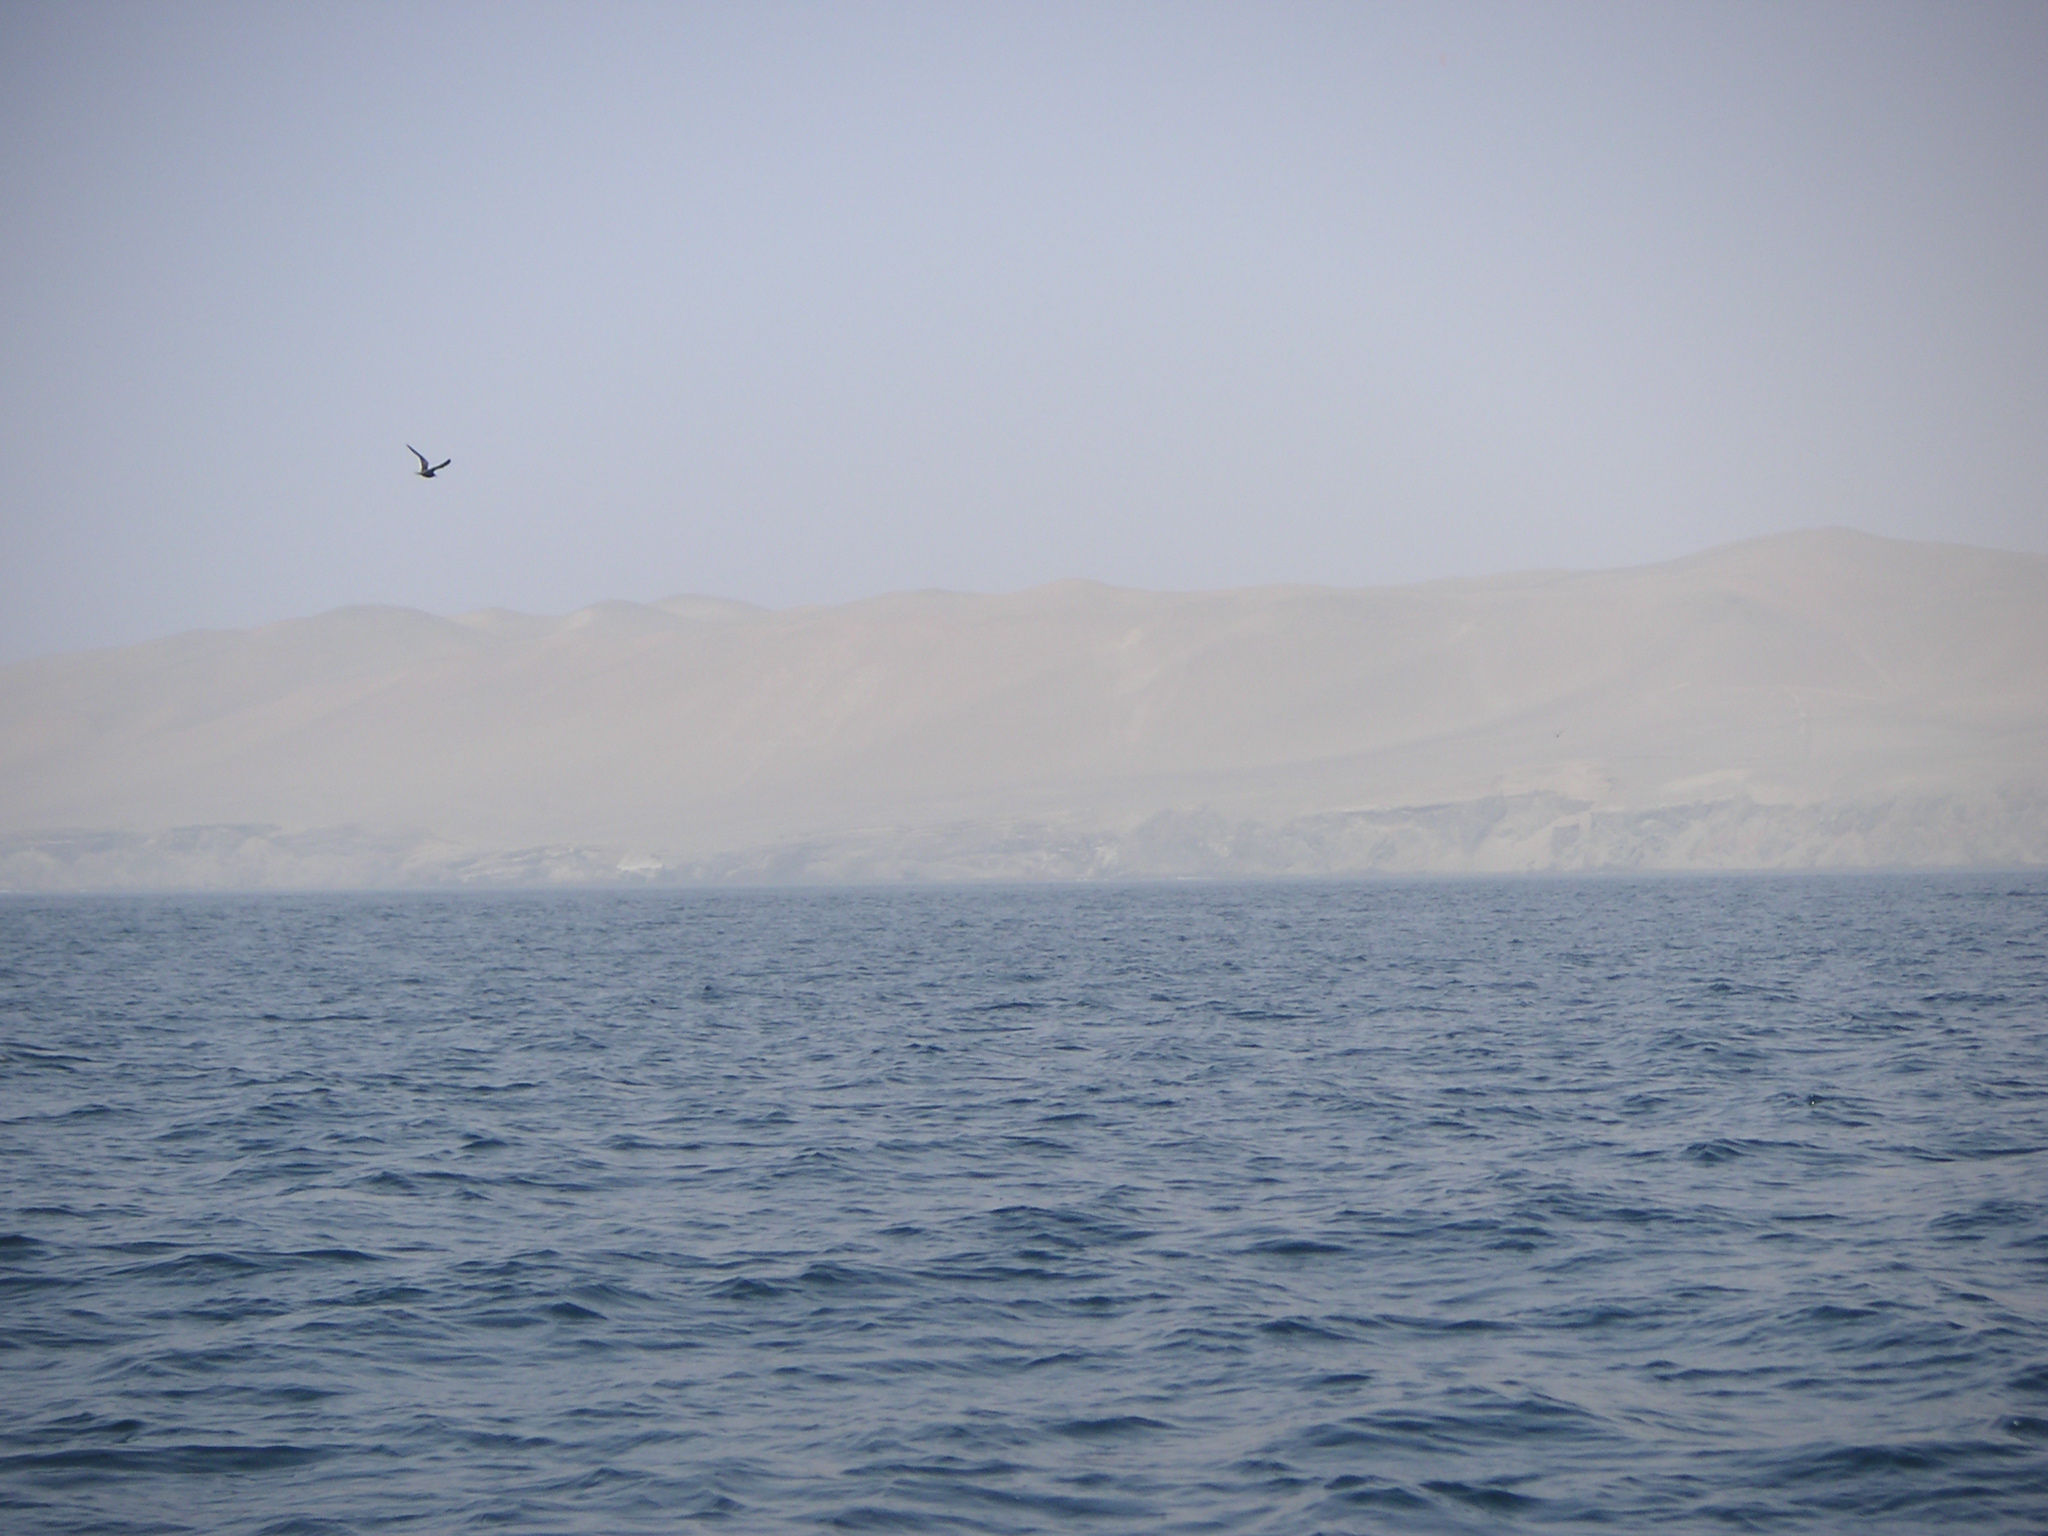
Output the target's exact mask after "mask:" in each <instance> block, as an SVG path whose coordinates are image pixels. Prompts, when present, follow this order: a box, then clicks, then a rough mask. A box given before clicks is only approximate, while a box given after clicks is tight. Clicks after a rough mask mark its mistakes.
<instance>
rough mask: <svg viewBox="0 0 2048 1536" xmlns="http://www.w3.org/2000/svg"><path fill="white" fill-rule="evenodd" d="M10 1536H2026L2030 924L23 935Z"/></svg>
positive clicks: (1408, 918)
mask: <svg viewBox="0 0 2048 1536" xmlns="http://www.w3.org/2000/svg"><path fill="white" fill-rule="evenodd" d="M0 1345H4V1348H0V1391H4V1407H0V1528H4V1529H5V1530H7V1531H9V1532H14V1533H41V1532H59V1531H63V1532H84V1531H90V1532H126V1533H142V1532H152V1533H169V1532H208V1533H220V1532H228V1533H252V1536H253V1533H262V1536H315V1533H342V1532H365V1533H367V1532H437V1533H438V1532H461V1531H479V1532H481V1531H491V1532H583V1531H589V1532H606V1533H625V1532H676V1531H692V1530H703V1531H713V1530H725V1531H732V1532H748V1533H752V1532H770V1533H775V1532H798V1531H801V1532H823V1531H835V1530H836V1531H933V1532H963V1533H966V1532H1001V1533H1010V1532H1041V1531H1043V1532H1146V1533H1152V1532H1205V1533H1237V1532H1244V1533H1254V1532H1256V1533H1313V1532H1323V1533H1344V1532H1359V1533H1366V1532H1404V1533H1405V1532H1498V1531H1509V1530H1520V1529H1535V1528H1569V1529H1577V1528H1581V1527H1586V1528H1596V1527H1597V1528H1604V1529H1609V1530H1614V1531H1618V1532H1619V1531H1626V1532H1643V1531H1670V1532H1716V1533H1723V1532H1731V1531H1733V1532H1740V1531H1845V1532H1846V1531H1852V1530H1853V1531H1858V1532H1869V1531H1902V1532H1903V1531H1914V1532H1918V1531H1928V1530H1938V1529H1944V1528H1946V1529H1954V1530H1967V1531H1971V1532H2041V1531H2048V877H2044V876H2042V875H2039V874H2029V875H2019V876H2013V875H2005V876H1999V875H1973V876H1935V875H1924V876H1876V875H1871V876H1842V877H1831V876H1775V877H1763V876H1759V877H1738V876H1727V877H1697V878H1694V877H1687V878H1643V879H1619V878H1617V879H1577V880H1569V879H1558V880H1539V879H1527V880H1520V879H1500V880H1466V881H1402V882H1379V883H1350V884H1334V883H1333V884H1263V885H1258V884H1247V885H1203V884H1186V885H1169V886H1122V887H1119V886H1094V885H1087V886H1058V887H1036V888H1019V887H1008V888H932V887H918V888H900V889H865V890H836V891H823V890H814V891H795V890H783V891H770V890H755V891H683V892H676V891H669V892H635V893H617V894H610V893H561V894H508V895H480V894H449V895H432V894H420V895H391V896H362V895H355V896H348V895H333V896H284V895H271V896H246V897H244V896H204V895H200V896H176V897H168V896H167V897H133V898H127V897H120V898H116V897H108V898H67V899H47V900H46V899H36V898H26V897H16V898H8V899H5V900H0Z"/></svg>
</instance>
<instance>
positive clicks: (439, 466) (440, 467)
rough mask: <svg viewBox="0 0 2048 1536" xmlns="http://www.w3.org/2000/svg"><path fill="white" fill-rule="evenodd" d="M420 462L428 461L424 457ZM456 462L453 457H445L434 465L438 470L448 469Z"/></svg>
mask: <svg viewBox="0 0 2048 1536" xmlns="http://www.w3.org/2000/svg"><path fill="white" fill-rule="evenodd" d="M420 462H421V463H425V462H426V461H425V460H424V459H422V460H421V461H420ZM454 462H455V461H454V460H453V459H443V460H442V461H441V462H440V463H438V464H436V465H435V466H434V469H435V470H436V472H439V471H440V470H444V469H446V468H447V467H448V466H449V465H450V464H453V463H454Z"/></svg>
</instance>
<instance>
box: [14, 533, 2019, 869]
mask: <svg viewBox="0 0 2048 1536" xmlns="http://www.w3.org/2000/svg"><path fill="white" fill-rule="evenodd" d="M2044 792H2048V559H2043V558H2041V557H2036V556H2024V555H2014V554H2004V553H1997V552H1992V551H1984V550H1975V549H1967V548H1960V547H1954V546H1943V545H1927V544H1908V543H1899V542H1894V541H1888V540H1881V539H1875V538H1871V537H1868V536H1865V535H1859V534H1854V533H1848V532H1842V531H1825V532H1814V533H1802V534H1793V535H1786V536H1782V537H1776V538H1769V539H1761V540H1755V541H1752V542H1749V543H1745V544H1739V545H1733V546H1730V547H1727V548H1723V549H1717V550H1713V551H1709V552H1707V553H1705V554H1701V555H1697V556H1694V557H1691V558H1689V559H1685V560H1680V561H1675V562H1672V563H1669V564H1665V565H1658V566H1651V567H1645V568H1641V569H1634V570H1623V571H1605V572H1596V573H1539V574H1533V575H1522V576H1512V577H1502V578H1497V579H1491V580H1483V581H1458V582H1442V583H1435V584H1431V585H1427V586H1420V587H1406V588H1381V589H1370V590H1363V591H1339V590H1333V589H1328V588H1318V587H1281V588H1259V589H1250V590H1243V591H1230V592H1210V593H1192V594H1162V593H1148V592H1135V591H1127V590H1120V589H1114V588H1109V587H1103V586H1099V585H1095V584H1092V583H1087V582H1062V583H1057V584H1054V585H1052V586H1048V587H1041V588H1037V589H1034V590H1032V591H1028V592H1022V593H1016V594H1011V595H1005V596H996V597H979V596H964V595H959V594H952V593H939V592H920V593H903V594H897V595H893V596H889V597H882V598H876V599H873V600H871V601H866V602H859V603H851V604H846V605H844V606H840V607H832V608H810V609H797V610H791V611H786V612H767V611H764V610H760V609H754V608H749V607H747V606H745V605H742V604H734V603H722V602H718V601H716V600H712V599H704V598H677V599H672V600H670V601H669V602H666V603H663V604H658V605H640V604H632V603H604V604H599V605H597V606H596V607H593V608H589V609H585V610H583V611H582V612H580V613H576V614H572V615H569V616H568V617H566V618H561V619H550V618H536V617H530V616H524V615H517V614H509V613H504V612H498V611H492V612H486V613H480V614H471V615H466V616H463V617H461V618H457V619H440V618H434V617H431V616H429V615H426V614H422V613H417V612H412V611H410V610H404V609H391V608H353V609H343V610H340V611H337V612H334V613H328V614H323V615H321V616H319V617H317V618H311V619H303V620H296V621H292V622H288V623H282V624H275V625H270V626H267V627H265V628H262V629H257V630H252V631H247V632H238V633H214V632H207V633H199V634H191V635H182V636H179V637H176V638H174V639H169V640H164V641H160V642H156V643H153V644H148V645H141V646H134V647H130V648H127V649H124V650H117V651H105V652H95V653H91V654H86V655H77V656H66V657H58V658H53V659H48V660H42V661H35V662H29V663H25V664H21V665H17V666H13V667H8V668H5V669H0V837H4V838H5V839H6V840H5V842H4V843H0V884H6V885H13V886H15V887H17V888H19V887H22V886H43V885H76V884H111V885H122V884H152V883H217V882H227V883H238V884H241V883H248V884H265V883H287V884H297V883H311V884H360V883H372V884H376V883H389V882H391V881H394V880H407V879H487V880H525V879H540V878H554V879H562V878H572V879H582V878H594V877H600V876H607V877H614V878H616V877H618V875H619V866H620V861H621V859H622V858H623V859H624V861H625V863H626V864H627V866H628V869H627V874H628V875H629V876H636V877H641V878H646V877H652V876H655V875H657V874H666V875H675V874H677V873H679V872H680V873H687V874H693V875H696V876H700V877H719V876H745V875H756V876H776V877H783V878H803V877H811V878H873V877H878V876H879V877H892V876H900V875H940V876H943V875H972V874H982V875H1013V876H1014V875H1027V876H1028V875H1034V874H1042V875H1075V874H1089V873H1175V872H1216V873H1228V872H1243V873H1250V872H1278V871H1286V870H1297V871H1328V870H1345V869H1368V868H1528V867H1587V866H1600V865H1609V864H1649V865H1658V866H1664V867H1687V866H1693V865H1700V864H1716V865H1736V866H1745V865H1746V866H1778V865H1798V864H1811V863H1847V864H1855V863H1869V862H1882V863H1973V862H1996V863H2031V862H2039V861H2048V810H2044V805H2043V801H2044ZM1844 818H1847V820H1845V819H1844ZM205 827H210V828H213V829H214V830H213V831H211V832H205V833H201V832H194V831H189V830H187V831H179V830H177V829H192V828H205ZM228 827H233V828H238V829H241V830H238V831H225V830H221V829H223V828H228ZM1716 828H1718V830H1715V829H1716ZM1674 829H1676V830H1674ZM1687 829H1690V830H1687ZM1845 829H1846V830H1845ZM59 833H62V834H64V835H62V836H57V835H54V834H59Z"/></svg>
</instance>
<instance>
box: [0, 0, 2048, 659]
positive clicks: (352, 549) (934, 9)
mask: <svg viewBox="0 0 2048 1536" xmlns="http://www.w3.org/2000/svg"><path fill="white" fill-rule="evenodd" d="M0 151H4V163H0V213H4V223H5V229H6V240H5V243H4V246H0V336H4V357H5V368H4V374H0V389H4V391H5V395H4V400H0V657H4V658H15V657H22V656H28V655H35V654H41V653H47V652H53V651H64V650H72V649H77V648H82V647H86V646H95V645H109V644H118V643H126V642H129V641H133V640H138V639H144V638H148V637H150V636H154V635H159V634H165V633H169V632H172V631H175V630H180V629H187V628H194V627H202V626H205V627H215V626H229V625H243V624H251V623H257V622H261V621H264V620H267V619H272V618H279V617H286V616H291V615H296V614H304V613H311V612H315V611H318V610H321V609H324V608H330V607H335V606H338V605H341V604H345V603H359V602H387V603H403V604H409V605H413V606H417V607H422V608H426V609H429V610H433V611H436V612H444V613H449V612H460V611H462V610H465V609H470V608H476V607H483V606H488V605H500V606H505V607H513V608H522V609H527V610H531V611H540V612H563V611H567V610H569V609H572V608H575V607H579V606H581V605H583V604H585V603H588V602H591V601H594V600H597V599H600V598H608V597H625V598H635V599H643V600H644V599H651V598H655V597H659V596H664V595H667V594H669V593H674V592H682V591H693V592H704V593H711V594H716V595H721V596H728V597H739V598H745V599H748V600H751V601H754V602H760V603H766V604H770V605H774V606H785V605H789V604H795V603H805V602H824V601H838V600H843V599H847V598H853V597H860V596H867V595H870V594H873V593H877V592H883V591H890V590H895V589H901V588H908V587H923V586H943V587H953V588H961V589H968V590H976V591H994V590H1008V589H1014V588H1018V587H1023V586H1029V585H1032V584H1035V583H1038V582H1041V581H1047V580H1052V579H1055V578H1058V577H1063V576H1088V577H1094V578H1097V579H1100V580H1105V581H1111V582H1117V583H1122V584H1128V585H1133V586H1141V587H1151V588H1188V587H1219V586H1237V585H1244V584H1248V583H1254V582H1270V581H1318V582H1327V583H1335V584H1339V585H1365V584H1372V583H1381V582H1399V581H1412V580H1419V579H1425V578H1430V577H1436V576H1448V575H1469V574H1480V573H1485V572H1492V571H1501V570H1510V569H1516V568H1522V567H1531V566H1580V567H1583V566H1601V565H1616V564H1625V563H1634V562H1638V561H1646V560H1654V559H1660V558H1665V557H1668V556H1673V555H1678V554H1683V553H1687V552H1690V551H1692V550H1696V549H1700V548H1704V547H1706V546H1709V545H1712V544H1717V543H1721V542H1725V541H1727V540H1730V539H1735V538H1741V537H1745V536H1748V535H1751V534H1757V533H1765V532H1771V531H1775V530H1780V529H1788V528H1797V527H1811V526H1816V525H1823V524H1846V525H1849V526H1852V527H1856V528H1861V529H1865V530H1867V531H1870V532H1873V533H1882V534H1892V535H1898V536H1903V537H1911V538H1928V539H1946V540H1955V541H1959V542H1965V543H1975V544H1985V545H1992V546H1996V547H2002V548H2011V549H2025V550H2035V551H2042V550H2048V5H2042V4H2038V3H2026V4H1962V3H1955V0H1949V3H1942V4H1929V5H1885V4H1871V3H1856V4H1848V5H1829V4H1813V5H1793V4H1782V3H1771V4H1759V5H1744V4H1718V3H1717V4H1699V5H1683V6H1678V5H1674V6H1661V5H1656V4H1641V3H1632V4H1615V5H1604V4H1602V5H1569V4H1540V5H1518V4H1497V5H1416V6H1402V5H1387V4H1346V5H1322V4H1257V5H1252V4H1232V5H1205V4H1199V3H1189V0H1174V3H1167V4H1118V3H1113V0H1095V3H1089V4H1076V5H1063V4H1056V3H1044V0H1036V3H1028V4H1025V3H1019V4H959V3H954V4H929V5H926V4H889V3H868V4H860V5H841V4H797V5H785V4H775V3H761V0H748V3H745V4H739V3H734V4H725V5H684V4H656V5H633V4H601V3H579V4H573V5H570V4H564V5H530V4H506V3H496V0H494V3H488V4H474V5H470V4H421V3H406V4H395V5H379V4H369V3H355V4H289V3H277V0H267V3H262V4H199V3H181V4H176V5H165V4H157V3H149V4H133V5H124V4H93V5H81V4H75V3H70V0H66V3H62V4H38V3H33V0H11V3H10V4H8V5H7V6H6V7H5V8H4V9H0ZM408 442H412V443H416V444H418V445H419V447H420V448H421V449H423V450H425V451H426V452H428V453H430V454H432V455H433V456H434V457H435V458H436V459H439V458H444V457H452V458H453V459H454V465H453V467H452V468H451V469H449V470H448V471H446V472H445V473H444V474H443V475H441V476H440V477H438V478H437V479H435V480H432V481H426V480H421V479H418V478H416V477H415V476H414V475H413V474H412V473H411V471H412V470H413V468H414V467H415V466H414V462H413V459H412V457H411V455H410V454H408V453H407V452H406V444H407V443H408Z"/></svg>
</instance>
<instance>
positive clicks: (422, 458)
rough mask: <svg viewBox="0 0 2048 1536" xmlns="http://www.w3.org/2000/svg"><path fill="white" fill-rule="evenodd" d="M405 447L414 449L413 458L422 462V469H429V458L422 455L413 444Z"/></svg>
mask: <svg viewBox="0 0 2048 1536" xmlns="http://www.w3.org/2000/svg"><path fill="white" fill-rule="evenodd" d="M405 446H406V447H408V448H412V456H413V457H414V458H416V459H418V460H419V461H420V468H421V469H425V468H426V467H427V456H426V455H425V454H424V453H421V452H420V451H419V449H417V448H413V446H412V444H411V443H407V444H406V445H405Z"/></svg>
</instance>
